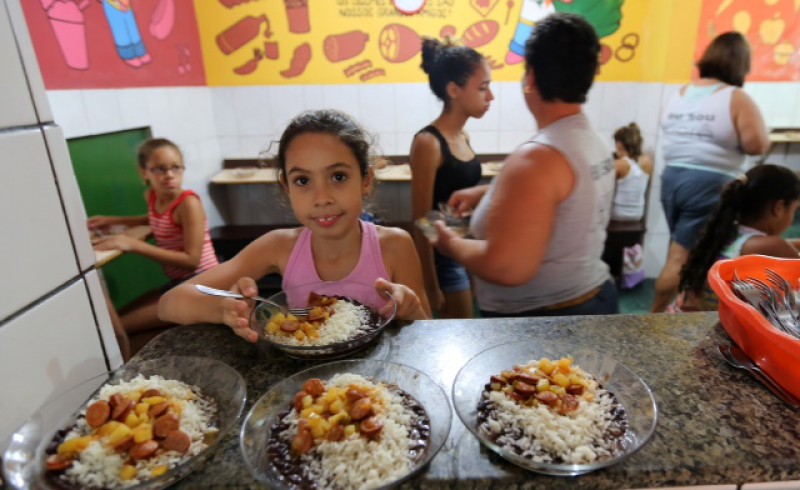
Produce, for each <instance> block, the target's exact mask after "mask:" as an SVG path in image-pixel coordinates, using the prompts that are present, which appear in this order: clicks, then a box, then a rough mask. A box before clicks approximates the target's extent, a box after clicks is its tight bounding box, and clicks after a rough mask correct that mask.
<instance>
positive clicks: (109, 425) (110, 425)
mask: <svg viewBox="0 0 800 490" xmlns="http://www.w3.org/2000/svg"><path fill="white" fill-rule="evenodd" d="M120 425H122V422H117V421H116V420H109V421H108V422H106V423H105V424H103V425H102V426H100V428H99V429H97V432H96V434H97V435H98V436H100V437H107V436H109V435H110V434H111V433H112V432H114V431H115V430H117V427H118V426H120Z"/></svg>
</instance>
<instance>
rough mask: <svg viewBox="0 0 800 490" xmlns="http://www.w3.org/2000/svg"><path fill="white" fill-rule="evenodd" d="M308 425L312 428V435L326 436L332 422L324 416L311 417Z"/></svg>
mask: <svg viewBox="0 0 800 490" xmlns="http://www.w3.org/2000/svg"><path fill="white" fill-rule="evenodd" d="M308 427H309V428H310V429H311V435H312V436H314V437H322V436H324V435H325V434H326V433H327V432H328V430H329V429H330V424H329V423H328V421H327V420H325V419H323V418H318V419H311V420H309V421H308Z"/></svg>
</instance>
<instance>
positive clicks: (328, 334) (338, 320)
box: [267, 299, 373, 345]
mask: <svg viewBox="0 0 800 490" xmlns="http://www.w3.org/2000/svg"><path fill="white" fill-rule="evenodd" d="M332 308H333V312H332V314H331V316H330V318H328V320H327V321H325V323H323V324H322V325H321V326H320V328H319V338H316V339H311V338H305V339H303V340H297V339H296V338H295V337H294V336H291V335H290V336H285V335H272V334H267V336H268V337H269V338H270V339H272V340H273V341H274V342H277V343H280V344H287V345H328V344H334V343H337V342H344V341H345V340H350V339H353V338H356V337H358V336H359V335H361V334H362V333H366V332H368V331H369V330H371V329H372V328H373V325H370V310H369V308H367V307H366V306H361V305H356V304H354V303H351V302H350V301H347V300H341V299H340V300H337V301H336V303H334V304H333V306H332Z"/></svg>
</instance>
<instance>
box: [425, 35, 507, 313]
mask: <svg viewBox="0 0 800 490" xmlns="http://www.w3.org/2000/svg"><path fill="white" fill-rule="evenodd" d="M422 69H423V70H424V71H425V72H426V73H427V74H428V79H429V84H430V87H431V91H432V92H433V94H434V95H435V96H436V97H437V98H438V99H439V100H441V101H442V102H443V103H444V107H443V108H442V113H441V114H440V115H439V117H438V118H437V119H436V120H435V121H434V122H433V123H432V124H430V125H428V126H426V127H425V128H423V129H422V130H420V131H419V132H418V133H417V134H416V135H415V136H414V142H413V143H412V145H411V173H412V180H411V191H412V199H413V206H412V207H413V216H414V219H419V218H422V217H425V216H426V215H427V214H428V212H429V211H430V210H432V209H433V210H436V209H438V208H439V204H440V203H444V204H446V203H447V202H448V200H449V199H450V196H451V195H452V194H453V192H455V191H457V190H460V189H465V188H468V187H473V186H475V185H477V184H478V183H479V181H480V178H481V165H480V161H479V160H478V158H477V156H476V155H475V152H474V151H473V150H472V147H471V146H470V144H469V139H468V137H467V135H466V133H465V132H464V126H465V125H466V123H467V121H468V120H469V119H470V118H480V117H482V116H483V115H484V114H485V113H486V111H488V110H489V104H490V102H491V101H492V99H493V98H494V97H493V96H492V92H491V90H490V89H489V83H490V82H491V70H490V68H489V65H488V63H487V62H486V60H485V59H484V58H483V56H481V55H480V54H479V53H478V52H477V51H475V50H474V49H472V48H469V47H465V46H454V45H452V44H450V43H449V42H447V43H442V42H440V41H438V40H435V39H425V40H423V43H422ZM456 155H458V156H456ZM414 241H415V243H416V245H417V252H418V253H419V256H420V260H421V262H422V270H423V274H424V279H425V289H426V292H427V294H428V300H429V301H430V303H431V309H433V310H434V311H435V312H436V313H437V314H438V317H440V318H470V317H472V312H473V302H472V291H471V284H470V278H469V275H468V274H467V272H466V270H464V268H463V267H462V266H461V264H459V263H458V262H456V261H454V260H453V259H450V258H448V257H445V256H443V255H440V254H438V253H436V252H435V250H434V249H433V247H432V246H431V245H430V243H429V242H428V240H427V239H426V238H425V237H424V235H422V233H421V232H420V231H419V230H415V235H414Z"/></svg>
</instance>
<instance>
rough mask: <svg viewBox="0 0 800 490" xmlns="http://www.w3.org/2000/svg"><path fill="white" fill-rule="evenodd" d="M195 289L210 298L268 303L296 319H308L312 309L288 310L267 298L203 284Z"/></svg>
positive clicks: (197, 285) (196, 285)
mask: <svg viewBox="0 0 800 490" xmlns="http://www.w3.org/2000/svg"><path fill="white" fill-rule="evenodd" d="M195 287H196V288H197V290H198V291H200V292H201V293H203V294H207V295H209V296H221V297H223V298H234V299H244V300H248V299H251V300H253V301H259V302H261V303H267V304H269V305H272V306H274V307H275V308H277V309H278V310H280V311H281V313H283V314H284V315H286V314H290V315H294V316H296V317H306V316H308V314H309V312H310V311H311V309H310V308H287V307H285V306H283V305H280V304H278V303H276V302H274V301H271V300H268V299H267V298H264V297H262V296H245V295H243V294H239V293H234V292H233V291H225V290H223V289H214V288H210V287H208V286H203V285H202V284H195Z"/></svg>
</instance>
